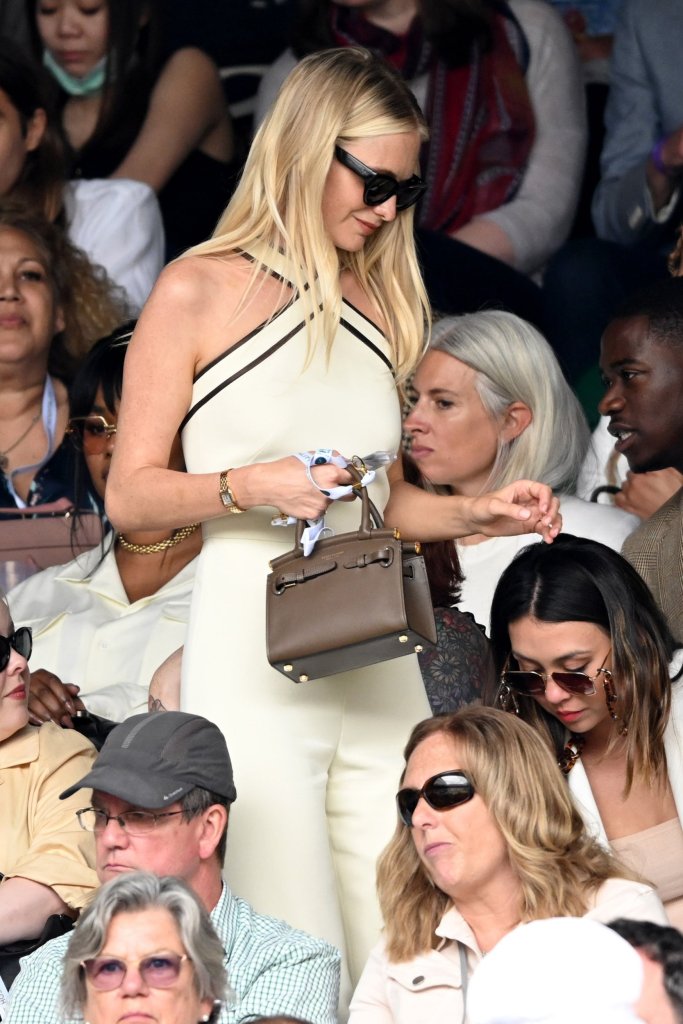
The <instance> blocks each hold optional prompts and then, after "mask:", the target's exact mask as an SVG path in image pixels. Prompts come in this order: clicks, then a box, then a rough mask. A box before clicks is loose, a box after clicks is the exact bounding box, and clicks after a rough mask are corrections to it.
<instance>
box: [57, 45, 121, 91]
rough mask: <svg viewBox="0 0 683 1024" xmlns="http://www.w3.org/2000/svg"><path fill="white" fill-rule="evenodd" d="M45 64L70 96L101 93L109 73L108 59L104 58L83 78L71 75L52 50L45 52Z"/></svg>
mask: <svg viewBox="0 0 683 1024" xmlns="http://www.w3.org/2000/svg"><path fill="white" fill-rule="evenodd" d="M43 64H44V65H45V67H46V68H47V69H48V71H49V72H50V74H51V75H52V76H53V77H54V78H55V79H56V80H57V82H58V83H59V85H61V87H62V89H64V91H65V92H68V94H69V96H93V95H94V94H95V93H98V92H100V91H101V89H102V86H103V85H104V79H105V76H106V73H107V58H106V56H105V57H102V58H101V60H98V62H97V64H95V66H94V67H92V68H91V69H90V71H88V73H87V74H86V75H83V77H82V78H77V77H76V76H75V75H70V74H69V72H68V71H65V70H64V68H63V67H61V65H59V64H58V63H57V61H56V60H55V59H54V57H53V56H52V53H51V52H50V50H44V51H43Z"/></svg>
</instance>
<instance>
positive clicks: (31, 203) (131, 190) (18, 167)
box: [0, 38, 164, 309]
mask: <svg viewBox="0 0 683 1024" xmlns="http://www.w3.org/2000/svg"><path fill="white" fill-rule="evenodd" d="M46 106H47V101H46V99H45V97H44V95H43V90H42V83H41V82H40V80H39V78H38V76H37V74H36V72H35V69H34V68H32V67H31V65H30V64H29V63H28V61H27V60H26V59H25V58H24V57H23V56H22V54H21V53H20V52H18V51H17V48H16V46H15V45H14V44H13V43H12V42H10V41H9V40H8V39H3V38H0V120H1V121H2V125H3V139H2V144H0V198H3V199H8V200H11V201H12V202H22V203H25V204H26V205H27V206H28V207H30V209H31V210H32V211H33V212H40V213H42V214H43V215H44V216H45V217H46V218H47V220H49V221H56V222H57V223H58V224H59V225H60V226H62V227H63V228H65V229H66V231H67V233H68V235H69V238H70V239H71V241H72V242H73V243H74V245H77V246H78V247H79V249H82V250H83V251H84V252H85V253H86V254H87V256H88V257H89V259H90V260H91V261H92V262H93V263H95V264H98V265H100V266H102V267H104V269H105V270H106V272H107V274H108V275H109V277H110V278H111V279H112V281H114V282H115V283H116V284H118V285H120V286H121V287H122V288H124V289H125V292H126V296H127V299H128V303H129V305H130V307H131V309H138V308H141V307H142V306H143V304H144V302H145V300H146V299H147V296H148V295H149V293H150V291H151V290H152V286H153V284H154V282H155V280H156V278H157V276H158V274H159V272H160V270H161V268H162V266H163V262H164V229H163V225H162V223H161V213H160V210H159V204H158V203H157V200H156V196H155V195H154V192H153V191H152V189H151V188H150V187H149V186H148V185H145V184H143V183H142V182H140V181H130V180H126V181H124V180H120V181H114V180H107V179H105V180H102V179H99V180H93V181H84V180H83V179H80V180H78V181H71V182H68V181H67V177H66V163H65V160H64V150H63V145H62V142H61V139H60V137H59V133H58V130H57V128H56V127H55V124H54V123H53V122H52V121H51V120H50V119H49V118H48V115H47V111H46Z"/></svg>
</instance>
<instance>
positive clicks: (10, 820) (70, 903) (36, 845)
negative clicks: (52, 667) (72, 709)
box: [0, 592, 97, 945]
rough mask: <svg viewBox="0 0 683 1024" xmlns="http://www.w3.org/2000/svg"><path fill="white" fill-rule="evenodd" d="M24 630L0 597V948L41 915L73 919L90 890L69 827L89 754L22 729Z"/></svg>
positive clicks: (90, 879) (51, 735)
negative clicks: (70, 792)
mask: <svg viewBox="0 0 683 1024" xmlns="http://www.w3.org/2000/svg"><path fill="white" fill-rule="evenodd" d="M30 656H31V630H30V629H29V628H28V627H26V626H20V627H19V628H16V627H15V625H14V622H13V620H12V616H11V615H10V610H9V607H8V605H7V600H6V598H5V596H4V594H2V593H1V592H0V821H2V828H0V875H2V876H4V878H3V880H2V883H1V884H0V945H4V944H6V943H10V942H15V941H17V940H19V939H32V938H35V937H36V936H38V935H40V933H41V931H42V929H43V926H44V924H45V922H46V920H47V918H48V917H50V916H51V915H53V914H67V915H69V916H72V917H75V916H76V914H77V913H78V911H79V909H80V908H81V907H83V906H84V905H85V903H86V901H87V899H88V897H89V896H90V894H91V893H92V890H93V889H94V888H96V886H97V876H96V875H95V872H94V870H93V867H94V853H95V851H94V847H93V845H92V837H91V836H88V835H85V834H84V833H82V832H81V831H80V830H79V829H78V828H77V827H75V814H76V810H77V809H78V807H79V806H81V803H82V799H83V794H82V793H78V794H76V795H75V796H74V797H70V798H69V799H68V800H59V794H60V793H62V792H63V791H64V789H66V788H67V787H68V786H70V785H71V784H72V783H73V782H75V781H77V780H78V779H82V778H83V773H84V772H87V771H88V770H89V769H90V767H91V765H92V762H93V760H94V758H95V750H94V748H93V747H92V745H91V744H90V743H89V742H88V741H87V740H86V739H84V738H83V737H82V736H78V735H77V734H76V733H68V734H67V733H65V732H63V730H62V729H58V728H57V727H56V726H54V725H47V726H45V727H44V728H41V729H36V728H35V726H33V725H29V716H28V706H27V705H28V694H29V686H30V675H31V674H30V672H29V668H28V659H29V657H30Z"/></svg>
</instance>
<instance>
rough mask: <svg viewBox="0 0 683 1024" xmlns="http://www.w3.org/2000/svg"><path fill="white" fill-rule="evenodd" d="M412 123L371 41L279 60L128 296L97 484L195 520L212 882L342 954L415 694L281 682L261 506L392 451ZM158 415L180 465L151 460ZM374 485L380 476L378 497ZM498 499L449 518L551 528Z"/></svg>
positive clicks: (410, 304) (293, 501)
mask: <svg viewBox="0 0 683 1024" xmlns="http://www.w3.org/2000/svg"><path fill="white" fill-rule="evenodd" d="M424 135H425V129H424V125H423V121H422V118H421V115H420V113H419V110H418V108H417V106H416V104H415V101H414V100H413V98H412V95H411V94H410V93H409V92H408V90H407V88H406V87H405V86H404V85H403V83H402V82H401V81H400V79H399V78H398V77H397V76H396V75H395V74H394V72H393V71H391V69H389V68H388V67H387V66H385V65H384V64H382V63H380V62H378V61H376V60H375V59H374V58H372V57H371V56H370V54H369V53H368V52H366V51H363V50H355V49H346V50H332V51H328V52H326V53H321V54H316V55H315V56H313V57H311V58H309V59H308V60H306V61H304V62H302V63H301V64H300V65H299V66H298V67H297V68H296V69H295V71H294V72H293V73H292V75H291V77H290V78H289V79H288V81H287V82H286V83H285V85H284V86H283V88H282V91H281V93H280V96H279V99H278V101H277V103H276V104H275V106H274V108H273V110H272V111H271V114H270V116H269V117H268V118H267V120H266V121H265V122H264V124H263V125H262V127H261V129H260V131H259V133H258V135H257V137H256V139H255V141H254V144H253V146H252V150H251V153H250V156H249V158H248V160H247V164H246V167H245V170H244V174H243V177H242V180H241V183H240V185H239V187H238V190H237V192H236V194H235V196H234V198H233V200H232V202H231V203H230V205H229V206H228V208H227V210H226V212H225V214H224V216H223V218H222V220H221V221H220V222H219V224H218V227H217V230H216V234H215V236H214V237H213V239H211V241H209V242H207V243H206V244H205V245H202V246H199V247H197V248H196V249H194V250H191V251H190V252H189V253H188V254H187V255H186V257H185V258H184V259H182V260H180V261H178V262H177V263H175V264H174V265H172V266H171V267H169V268H168V269H167V270H166V271H165V272H164V274H163V275H162V277H161V279H160V282H159V284H158V286H157V288H156V289H155V292H154V293H153V295H152V298H151V300H150V302H149V303H148V304H147V306H146V307H145V310H144V312H143V315H142V317H141V319H140V322H139V325H138V328H137V330H136V332H135V335H134V337H133V340H132V342H131V345H130V349H129V352H128V356H127V358H126V370H125V377H124V387H123V396H122V402H121V409H120V418H119V427H118V429H119V434H118V436H119V441H118V445H117V450H116V454H115V456H114V459H113V463H112V472H111V477H110V480H109V483H108V487H107V507H108V511H109V514H110V517H111V519H112V521H113V522H114V523H115V525H116V527H117V528H118V529H119V530H121V531H123V532H124V533H125V532H126V531H127V530H131V529H140V528H144V529H169V530H170V529H173V528H175V527H177V526H179V525H185V524H187V523H188V522H197V521H201V522H202V523H203V524H204V546H203V550H202V555H201V557H200V563H199V568H198V576H197V582H196V585H195V589H194V594H193V603H192V609H191V616H190V625H189V631H188V640H187V644H186V648H185V654H184V658H183V682H182V706H183V707H184V708H186V709H187V710H192V711H194V712H197V713H202V711H204V712H210V715H211V717H212V719H213V720H214V721H218V722H219V723H221V725H222V728H223V731H224V732H225V735H226V737H227V739H228V743H229V744H230V749H231V753H232V757H233V759H234V762H235V771H236V772H237V773H238V774H239V777H240V779H241V780H242V782H241V787H242V788H241V792H240V796H241V799H240V810H238V811H237V812H236V814H237V816H236V818H235V821H234V826H233V828H234V832H233V831H232V830H231V836H232V838H231V844H230V851H229V854H228V870H229V875H230V880H231V884H232V885H233V886H234V888H235V890H236V891H237V892H239V894H240V895H241V896H244V897H246V898H248V899H250V900H251V901H252V902H253V903H254V904H255V905H256V906H257V908H258V909H259V910H261V911H265V912H268V913H273V914H276V915H277V916H279V917H283V918H285V919H287V920H289V921H291V922H292V923H296V924H297V925H299V926H300V927H303V928H305V929H306V930H308V931H311V932H313V933H314V934H317V935H322V936H324V937H326V938H327V939H328V940H330V941H332V942H333V943H334V944H336V945H338V946H341V947H345V946H346V947H347V948H348V950H349V956H350V963H351V970H352V973H357V972H358V970H359V968H360V966H361V965H362V963H363V962H364V959H365V955H366V953H367V950H368V948H369V946H370V945H371V943H372V942H373V941H374V937H375V936H376V934H377V932H378V928H379V914H378V912H377V909H376V905H375V902H374V899H373V892H374V862H375V858H376V856H377V853H378V852H379V850H380V849H381V847H382V845H383V843H384V842H385V841H386V838H387V836H388V834H389V831H390V828H391V825H390V820H389V816H388V813H387V800H388V794H389V793H390V791H391V786H392V775H393V773H394V771H395V751H396V738H397V736H399V735H401V734H404V733H405V730H406V728H408V727H410V726H411V725H412V724H413V723H414V722H416V721H418V720H419V719H420V718H422V717H424V715H425V714H427V713H428V708H427V699H426V696H425V693H424V689H423V687H422V683H421V679H420V675H419V670H418V666H417V662H416V660H415V659H414V658H409V659H408V658H406V659H402V660H401V661H400V662H398V663H397V662H393V663H390V664H388V665H379V666H374V667H373V668H371V669H368V670H366V671H358V672H352V673H347V674H345V675H341V676H336V677H334V678H331V679H329V680H318V681H316V682H315V683H311V684H310V685H306V684H302V685H298V686H297V685H293V684H292V683H290V682H288V681H287V680H284V679H283V678H282V677H281V676H279V675H278V674H277V673H276V672H275V671H274V670H273V669H271V668H270V666H269V665H268V663H267V661H266V653H265V624H264V584H265V574H266V572H267V568H268V560H269V559H272V558H273V557H275V556H276V555H278V554H280V553H282V552H283V551H285V550H287V549H288V548H290V547H291V545H292V535H291V532H290V531H285V530H282V529H277V528H274V527H272V526H271V520H272V518H273V514H274V509H276V510H279V511H280V512H281V513H284V514H286V515H292V516H297V517H299V518H301V519H309V520H314V519H316V518H317V517H318V516H320V515H321V513H323V512H325V511H326V509H327V507H328V505H329V504H330V502H329V500H328V497H327V495H326V494H325V493H321V491H320V489H319V488H320V487H322V488H323V489H324V491H328V490H329V489H330V488H332V487H335V486H337V485H342V484H347V483H348V482H349V475H348V473H347V472H346V471H345V470H344V469H343V468H339V467H338V466H336V465H334V464H332V463H329V464H322V465H320V466H317V465H316V466H314V467H313V469H312V471H311V475H307V472H306V468H305V467H304V465H303V464H302V463H301V462H300V461H299V459H297V458H296V457H295V456H294V454H293V453H296V452H303V451H306V450H311V449H315V448H316V446H318V447H320V448H322V447H326V448H329V449H337V450H338V451H339V452H341V454H342V455H343V456H345V457H347V458H350V457H352V456H353V455H360V456H363V455H367V454H368V453H370V452H373V451H377V450H384V451H388V452H396V451H397V449H398V446H399V439H400V416H399V401H398V397H397V393H396V388H395V373H396V374H398V375H399V376H400V375H403V374H405V373H406V372H408V371H409V370H410V369H411V368H412V366H413V365H414V363H415V361H416V360H417V358H418V356H419V352H420V349H421V346H422V337H423V328H424V322H425V319H426V318H427V316H428V311H427V308H426V298H425V293H424V289H423V286H422V283H421V280H420V275H419V271H418V267H417V261H416V258H415V250H414V246H413V240H412V221H413V213H412V211H413V209H414V203H415V202H416V200H417V199H418V198H419V197H420V195H421V193H422V183H421V182H420V179H419V178H417V176H416V173H415V172H416V168H417V161H418V152H419V148H420V143H421V141H422V139H423V138H424ZM178 429H180V430H181V434H182V442H183V450H184V455H185V462H186V465H187V468H188V473H187V475H186V476H185V475H183V474H180V473H176V472H172V471H170V470H169V469H168V468H167V467H168V455H169V451H170V447H171V443H172V440H173V435H174V433H175V432H176V431H177V430H178ZM398 475H399V476H400V473H398ZM398 486H399V487H400V486H401V485H400V484H398ZM403 487H404V488H406V487H407V485H403ZM388 490H389V484H388V480H387V476H386V473H385V472H384V471H382V472H379V473H378V475H377V479H376V482H375V483H374V484H373V485H372V495H373V497H374V500H375V501H376V502H377V503H378V505H379V506H380V507H384V505H385V504H386V499H387V494H388ZM412 492H414V489H413V488H410V489H409V490H408V491H407V494H406V498H405V500H408V501H409V500H411V493H412ZM414 493H416V494H417V499H416V500H417V501H418V502H422V501H423V499H425V498H426V499H427V500H428V499H430V498H432V497H433V496H432V495H420V493H419V492H414ZM499 497H500V496H499ZM502 497H503V498H504V499H508V498H509V499H511V500H512V499H520V500H521V501H522V502H524V501H526V500H529V501H530V502H531V506H530V507H528V508H521V507H520V506H519V505H518V504H510V503H508V502H507V501H505V500H503V501H501V500H499V498H493V499H492V498H491V497H490V496H489V497H487V498H486V499H485V500H484V501H480V502H469V503H468V502H463V503H461V504H460V506H459V507H457V508H456V507H455V506H454V508H453V514H454V519H455V520H457V525H455V526H454V532H455V533H458V532H462V531H465V532H466V531H467V530H470V529H472V528H473V525H472V524H473V523H475V522H479V521H480V520H481V521H485V522H486V523H487V524H488V526H487V527H485V528H491V527H492V528H496V527H498V528H501V524H502V528H504V529H505V528H507V529H512V530H519V529H523V528H527V529H528V528H534V526H535V525H539V526H540V529H541V530H542V531H545V533H546V534H547V535H548V536H549V537H551V536H553V535H554V534H555V532H556V522H555V519H554V515H555V506H553V505H552V502H551V498H550V494H549V491H548V490H547V489H546V488H538V487H536V486H535V485H522V487H521V488H512V489H509V490H508V491H507V492H505V493H504V494H503V495H502ZM243 513H244V514H243ZM498 513H501V515H498ZM524 517H526V519H525V518H524ZM357 522H358V511H357V508H356V507H355V506H354V505H353V504H349V503H346V502H337V503H335V504H334V505H333V507H332V508H331V509H330V513H329V517H328V525H329V526H331V527H332V528H333V529H334V530H336V531H338V532H342V531H344V530H348V529H355V528H356V526H357ZM478 528H479V527H478ZM321 628H324V627H321ZM394 777H395V776H394Z"/></svg>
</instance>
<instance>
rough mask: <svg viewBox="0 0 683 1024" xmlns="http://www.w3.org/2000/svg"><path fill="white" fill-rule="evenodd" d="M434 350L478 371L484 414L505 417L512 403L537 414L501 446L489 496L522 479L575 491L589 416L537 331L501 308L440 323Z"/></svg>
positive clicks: (434, 336) (435, 329) (433, 338)
mask: <svg viewBox="0 0 683 1024" xmlns="http://www.w3.org/2000/svg"><path fill="white" fill-rule="evenodd" d="M430 347H431V348H432V349H436V350H437V351H439V352H445V353H446V354H447V355H451V356H454V357H455V358H456V359H459V360H460V361H461V362H462V363H465V364H466V365H467V366H469V367H471V369H473V370H474V371H475V372H476V375H477V376H476V388H477V391H478V393H479V397H480V398H481V401H482V404H483V405H484V408H485V409H486V411H487V412H488V413H489V415H490V416H491V417H492V418H494V419H499V418H500V417H501V416H502V415H503V414H504V412H505V410H506V409H507V407H508V406H509V405H511V404H512V402H524V404H525V405H526V406H528V407H529V409H530V410H531V414H532V421H531V423H530V424H529V426H528V427H527V428H526V430H524V431H522V433H521V434H520V435H519V436H518V437H516V438H514V439H513V440H512V441H510V442H509V443H505V442H499V446H498V454H497V456H496V461H495V463H494V466H493V469H492V470H491V476H490V477H489V480H488V481H487V485H486V490H496V489H497V488H499V487H504V486H505V485H506V484H510V483H512V482H513V481H514V480H519V479H520V478H528V479H532V480H540V481H542V482H543V483H546V484H549V485H550V486H551V487H552V488H553V490H555V491H567V492H572V491H573V490H575V488H576V480H577V478H578V474H579V470H580V468H581V465H582V463H583V460H584V457H585V455H586V452H587V450H588V446H589V444H590V431H589V428H588V423H587V422H586V417H585V416H584V414H583V410H582V409H581V405H580V403H579V400H578V399H577V397H576V395H575V394H574V392H573V391H572V389H571V388H570V386H569V384H568V383H567V381H566V380H565V378H564V376H563V374H562V370H561V369H560V364H559V363H558V361H557V358H556V357H555V353H554V352H553V350H552V348H551V347H550V345H549V344H548V342H547V341H546V340H545V338H544V337H543V335H542V334H540V333H539V332H538V331H537V330H536V328H535V327H532V325H531V324H529V323H527V322H526V320H522V319H521V318H520V317H518V316H515V315H514V314H513V313H505V312H502V311H500V310H486V311H483V312H480V313H466V314H464V315H463V316H449V317H444V318H443V320H439V321H438V323H436V324H434V326H433V327H432V335H431V341H430Z"/></svg>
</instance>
